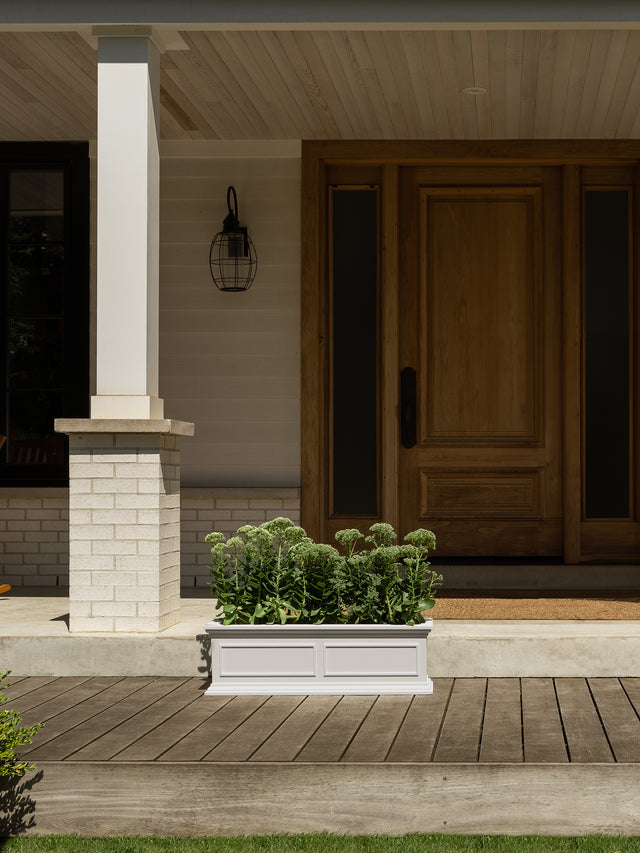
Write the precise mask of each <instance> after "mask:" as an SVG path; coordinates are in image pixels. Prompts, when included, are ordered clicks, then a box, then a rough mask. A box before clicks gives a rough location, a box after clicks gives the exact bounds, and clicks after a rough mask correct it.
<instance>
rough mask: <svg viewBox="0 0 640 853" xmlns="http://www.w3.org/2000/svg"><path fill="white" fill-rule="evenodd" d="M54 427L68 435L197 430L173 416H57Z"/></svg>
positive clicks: (134, 433)
mask: <svg viewBox="0 0 640 853" xmlns="http://www.w3.org/2000/svg"><path fill="white" fill-rule="evenodd" d="M54 428H55V431H56V432H62V433H66V435H82V434H89V433H107V434H108V433H128V434H130V435H136V434H137V435H139V434H142V433H155V434H157V435H186V436H192V435H193V434H194V431H195V426H194V424H192V423H189V422H188V421H175V420H172V419H171V418H158V419H151V418H149V419H146V418H135V419H134V418H112V419H111V418H56V420H55V421H54Z"/></svg>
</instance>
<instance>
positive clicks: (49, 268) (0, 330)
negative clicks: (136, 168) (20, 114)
mask: <svg viewBox="0 0 640 853" xmlns="http://www.w3.org/2000/svg"><path fill="white" fill-rule="evenodd" d="M88 196H89V194H88V156H87V146H86V145H84V144H63V143H61V144H57V143H54V144H47V145H36V144H32V145H17V144H13V143H6V144H4V145H0V211H1V215H0V271H1V277H0V302H1V304H2V305H3V306H4V311H3V314H2V317H1V318H0V345H1V348H0V357H1V358H2V359H3V365H2V370H1V372H0V392H1V394H0V433H2V434H3V435H5V436H6V437H7V441H6V443H5V445H4V447H3V448H2V450H1V451H0V484H3V485H23V484H27V485H63V484H65V483H66V482H67V441H66V438H65V437H64V436H61V435H57V434H56V433H55V431H54V427H53V422H54V419H55V418H56V417H84V416H86V415H87V408H88V400H89V394H88V325H89V323H88V278H89V276H88V268H89V264H88V245H89V243H88V231H89V229H88V220H89V211H88Z"/></svg>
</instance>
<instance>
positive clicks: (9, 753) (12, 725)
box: [0, 670, 44, 778]
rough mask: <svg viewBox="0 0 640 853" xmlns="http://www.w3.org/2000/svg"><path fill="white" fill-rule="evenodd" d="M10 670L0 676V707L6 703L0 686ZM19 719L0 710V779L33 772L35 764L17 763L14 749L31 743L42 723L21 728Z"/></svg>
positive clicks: (11, 713) (5, 709) (15, 715)
mask: <svg viewBox="0 0 640 853" xmlns="http://www.w3.org/2000/svg"><path fill="white" fill-rule="evenodd" d="M10 672H11V670H8V671H7V672H5V673H3V674H1V675H0V705H4V703H5V702H7V701H8V699H7V697H6V696H5V695H4V693H3V690H5V689H6V684H2V682H3V681H4V680H5V678H6V677H7V676H8V675H9V673H10ZM21 721H22V720H21V718H20V716H19V715H18V714H16V712H15V711H11V710H9V709H8V708H0V777H2V776H8V777H18V778H19V777H20V776H24V774H25V773H26V772H27V771H28V770H34V769H35V764H27V763H26V762H24V761H22V762H21V761H19V760H18V756H17V754H16V748H17V747H20V746H22V745H23V744H25V743H31V741H32V739H33V736H34V735H35V733H36V732H37V731H38V730H39V729H41V728H42V726H43V725H44V723H38V725H36V726H31V727H21V726H20V723H21Z"/></svg>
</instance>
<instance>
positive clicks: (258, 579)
mask: <svg viewBox="0 0 640 853" xmlns="http://www.w3.org/2000/svg"><path fill="white" fill-rule="evenodd" d="M369 534H370V535H369V536H366V537H363V534H362V533H361V532H360V531H359V530H355V529H349V530H340V531H338V532H337V533H336V540H337V541H338V543H339V545H340V546H341V547H342V549H343V551H344V553H342V554H341V553H340V552H339V551H338V550H337V549H336V548H334V547H333V546H331V545H326V544H323V543H318V542H314V541H313V540H312V539H310V538H309V537H308V536H307V535H306V533H305V531H304V530H303V529H302V528H301V527H298V526H296V525H295V524H294V523H293V522H292V521H291V520H290V519H288V518H276V519H274V520H273V521H267V522H265V523H264V524H261V525H260V526H259V527H254V526H253V525H249V524H247V525H245V526H244V527H241V528H239V530H238V531H237V533H236V535H235V536H232V537H230V538H229V539H226V538H225V536H224V534H222V533H210V534H209V535H208V536H207V537H206V541H207V542H209V543H211V545H212V548H211V575H212V578H213V580H212V581H211V584H210V586H211V592H212V594H213V595H215V596H216V597H217V599H218V606H219V607H220V608H221V610H222V619H223V622H224V624H225V625H229V624H233V623H241V624H246V623H249V624H253V623H279V624H282V625H284V624H286V623H287V622H298V623H312V624H320V623H322V622H327V623H343V624H344V623H357V622H360V623H367V624H382V623H384V624H402V625H414V624H417V623H419V622H423V621H424V617H423V615H422V614H423V612H424V611H425V610H429V609H431V608H432V607H433V606H434V604H435V601H434V599H433V595H434V591H435V589H436V588H437V587H439V586H441V585H442V576H441V575H439V574H437V573H436V572H433V571H432V570H431V569H430V568H429V565H430V564H429V561H428V559H427V557H428V553H429V550H430V549H433V548H435V536H434V535H433V533H432V532H431V531H430V530H423V529H420V530H414V531H413V532H412V533H408V534H407V535H406V536H405V543H406V544H404V545H396V544H395V540H396V538H397V537H396V533H395V531H394V529H393V527H392V526H391V525H390V524H373V525H372V526H371V527H370V528H369ZM363 538H364V542H365V543H366V544H365V547H364V548H362V549H361V550H358V546H359V542H360V540H361V539H363Z"/></svg>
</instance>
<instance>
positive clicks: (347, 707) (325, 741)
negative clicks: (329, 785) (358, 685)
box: [297, 696, 376, 762]
mask: <svg viewBox="0 0 640 853" xmlns="http://www.w3.org/2000/svg"><path fill="white" fill-rule="evenodd" d="M375 700H376V697H375V696H343V697H342V698H341V699H340V701H339V702H338V704H337V705H336V706H335V708H334V709H333V711H332V712H331V713H330V714H329V716H328V717H327V718H326V720H325V721H324V722H323V723H322V725H321V726H320V727H319V728H318V730H317V731H316V732H314V734H313V736H312V737H311V739H310V740H309V742H308V743H307V744H306V746H305V747H304V748H303V749H302V750H301V751H300V752H299V753H298V756H297V760H298V761H319V762H323V761H339V760H340V758H341V756H342V754H343V753H344V752H345V750H346V749H347V747H348V746H349V744H350V743H351V740H352V739H353V737H354V735H355V733H356V732H357V731H358V729H359V728H360V726H361V725H362V722H363V721H364V719H365V718H366V716H367V714H368V713H369V711H370V710H371V707H372V705H373V703H374V702H375Z"/></svg>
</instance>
